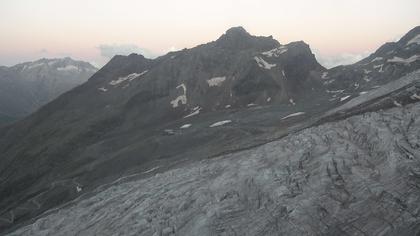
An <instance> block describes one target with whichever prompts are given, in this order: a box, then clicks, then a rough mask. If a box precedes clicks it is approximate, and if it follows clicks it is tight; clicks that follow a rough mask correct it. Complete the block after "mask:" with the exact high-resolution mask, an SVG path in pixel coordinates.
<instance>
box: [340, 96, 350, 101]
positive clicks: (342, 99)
mask: <svg viewBox="0 0 420 236" xmlns="http://www.w3.org/2000/svg"><path fill="white" fill-rule="evenodd" d="M350 97H351V96H350V95H348V96H345V97H342V98H340V102H342V101H345V100H347V99H349V98H350Z"/></svg>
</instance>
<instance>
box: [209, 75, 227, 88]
mask: <svg viewBox="0 0 420 236" xmlns="http://www.w3.org/2000/svg"><path fill="white" fill-rule="evenodd" d="M225 80H226V76H223V77H214V78H211V79H209V80H207V84H208V85H209V86H210V87H214V86H220V85H222V84H223V82H225Z"/></svg>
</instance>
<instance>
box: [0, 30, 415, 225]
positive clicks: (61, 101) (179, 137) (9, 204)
mask: <svg viewBox="0 0 420 236" xmlns="http://www.w3.org/2000/svg"><path fill="white" fill-rule="evenodd" d="M225 35H227V36H223V35H222V36H221V37H219V39H221V41H219V42H217V40H216V41H213V42H210V43H208V44H203V45H199V46H197V47H194V48H192V49H185V50H181V51H177V52H170V53H168V54H167V55H164V56H161V57H158V58H156V59H154V60H151V59H147V58H145V57H143V56H141V55H137V54H131V55H129V56H115V57H114V58H112V59H111V61H110V62H109V63H108V64H106V65H105V66H104V67H103V68H101V69H100V70H99V71H98V72H97V73H95V74H94V75H93V76H92V77H91V78H90V79H89V80H88V81H87V82H86V83H84V84H83V85H81V86H78V87H76V88H75V89H73V90H71V91H69V92H67V93H65V94H63V95H62V96H59V97H58V98H57V99H55V100H54V101H52V102H51V103H49V104H48V105H47V106H44V107H42V108H41V109H40V110H39V111H38V112H36V113H34V114H32V115H30V116H29V117H27V118H26V119H23V120H22V121H20V122H17V123H16V124H14V125H12V126H8V127H6V128H4V129H3V130H1V132H0V153H2V154H1V155H2V156H1V157H2V158H0V164H1V165H0V167H2V168H1V169H0V179H1V180H2V181H3V183H5V185H4V186H2V187H0V196H4V197H3V198H0V206H1V207H0V209H5V210H3V211H1V212H0V218H4V219H8V216H9V214H10V212H13V214H15V215H16V216H18V217H17V219H19V220H17V221H16V222H21V221H24V220H25V219H28V218H32V217H35V216H37V215H39V214H41V213H42V212H44V211H45V210H48V209H51V208H53V207H56V206H58V205H60V204H63V203H65V202H68V201H70V200H72V199H74V198H76V197H78V196H79V195H80V194H81V192H82V193H83V192H85V191H86V192H89V191H91V190H93V189H95V188H96V187H98V186H100V185H102V184H105V183H109V182H110V181H113V180H115V179H117V178H119V177H121V176H127V175H130V174H133V173H140V172H146V171H148V170H150V169H151V170H153V171H150V172H147V173H156V172H157V171H165V170H169V169H171V168H172V167H173V166H175V165H178V164H177V163H184V162H192V161H198V160H203V159H206V158H210V157H215V156H218V155H220V154H221V153H229V152H234V151H235V150H241V149H242V148H245V147H250V146H251V147H252V146H256V145H260V144H261V143H264V142H268V141H269V140H273V139H275V138H279V137H284V136H285V135H288V134H290V133H293V132H296V131H297V130H301V129H303V128H306V127H310V126H312V125H314V124H317V123H316V122H317V121H319V120H320V119H321V120H322V119H323V118H325V117H324V115H325V114H327V112H328V111H329V110H332V109H333V108H337V107H340V106H341V105H343V104H346V103H347V102H348V101H350V100H352V99H353V98H355V97H359V96H361V92H367V93H370V92H372V93H374V91H375V90H374V88H372V87H373V86H381V85H384V84H386V83H387V82H389V81H392V80H395V79H397V78H400V77H399V76H401V75H407V74H409V73H411V72H412V71H414V70H415V69H416V68H417V69H420V66H418V65H417V64H416V63H417V62H415V63H414V64H412V65H409V66H407V67H401V66H400V65H399V66H397V67H396V68H397V69H399V70H400V71H399V72H398V73H389V74H387V73H384V72H380V71H381V70H379V69H377V70H376V72H375V74H376V76H377V79H375V78H376V77H375V78H373V79H371V80H370V82H366V83H365V84H359V85H358V86H356V84H357V83H359V81H358V80H359V79H363V77H361V75H363V74H362V73H364V71H363V69H367V68H368V67H367V65H366V66H365V65H359V64H355V65H352V66H350V67H343V68H345V69H343V68H339V69H337V68H335V69H331V70H326V69H325V68H324V67H322V66H321V65H320V64H319V63H318V62H317V61H316V58H315V56H314V54H313V53H312V52H311V50H310V47H309V45H307V44H306V43H304V42H302V41H298V42H294V43H289V44H286V45H281V44H280V43H279V42H277V41H276V40H274V39H272V37H257V36H250V35H249V34H248V33H246V31H245V30H244V29H241V28H234V29H233V30H232V31H229V30H228V31H227V33H225ZM237 35H239V36H240V37H245V39H244V40H243V42H241V43H238V44H237V45H234V44H232V43H231V42H232V40H231V38H235V37H237ZM219 39H218V40H219ZM241 40H242V39H241ZM234 41H235V40H234ZM226 48H228V49H226ZM399 52H400V51H398V52H396V54H395V55H393V56H398V55H399V54H398V53H399ZM404 53H406V54H405V55H409V53H414V54H413V55H417V47H416V46H414V47H413V48H412V49H410V50H409V51H407V52H404ZM384 60H385V59H384ZM387 60H388V59H387ZM390 63H391V62H390ZM377 64H378V63H376V61H375V63H373V65H369V66H370V67H373V66H377ZM391 64H392V63H391ZM385 67H386V66H385ZM347 68H350V69H348V70H347ZM383 71H387V70H385V68H384V70H383ZM382 73H383V74H385V75H381V74H382ZM384 76H387V77H386V78H385V79H384V80H380V78H384ZM349 78H350V79H349ZM353 78H354V79H353ZM349 84H351V86H348V85H349ZM369 86H371V87H369ZM356 87H357V88H356ZM367 88H369V91H367V90H365V89H367ZM392 89H395V88H393V87H391V88H390V91H389V92H388V93H387V94H386V96H387V97H388V98H389V99H388V100H386V99H385V100H375V101H374V102H372V101H370V100H367V101H364V102H363V104H366V105H369V106H370V107H372V109H376V110H378V109H381V108H388V107H389V106H390V105H391V106H392V104H394V106H396V105H395V104H402V105H405V104H408V103H413V102H415V101H417V100H416V99H411V98H410V96H413V94H412V93H413V92H416V91H417V90H416V87H415V86H414V85H412V84H410V86H409V88H408V87H407V88H403V91H402V92H401V91H400V92H398V93H397V94H396V95H395V94H394V93H393V90H392ZM338 90H339V91H338ZM341 90H342V91H341ZM394 102H396V103H394ZM357 109H359V108H358V107H356V110H357ZM357 111H360V112H361V110H357ZM340 112H342V113H340ZM352 112H354V111H353V110H351V109H350V110H348V109H344V110H341V111H339V112H338V113H337V114H330V115H331V116H329V117H332V118H334V119H342V117H345V116H346V114H347V115H348V114H350V113H351V114H353V113H352ZM28 130H29V131H30V132H28ZM52 180H54V181H52ZM56 181H62V182H63V184H62V185H57V184H52V183H56ZM79 189H82V190H80V191H79ZM12 196H13V197H12ZM16 199H19V200H16ZM33 201H36V202H38V203H39V204H40V208H39V209H31V210H27V211H22V210H20V209H21V208H20V207H21V206H26V205H28V204H31V202H33ZM19 217H20V218H19ZM13 223H15V222H12V224H10V223H9V224H7V223H4V222H2V223H1V224H0V227H2V228H1V229H5V228H9V227H11V225H13Z"/></svg>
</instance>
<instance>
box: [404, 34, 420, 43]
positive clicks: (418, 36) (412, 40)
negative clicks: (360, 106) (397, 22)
mask: <svg viewBox="0 0 420 236" xmlns="http://www.w3.org/2000/svg"><path fill="white" fill-rule="evenodd" d="M413 43H416V44H420V34H418V35H417V36H416V37H414V38H413V39H411V40H410V41H408V43H407V45H410V44H413Z"/></svg>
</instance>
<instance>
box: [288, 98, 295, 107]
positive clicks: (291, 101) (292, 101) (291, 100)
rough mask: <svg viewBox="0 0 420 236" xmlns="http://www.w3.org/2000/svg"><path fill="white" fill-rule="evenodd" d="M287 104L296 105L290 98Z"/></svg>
mask: <svg viewBox="0 0 420 236" xmlns="http://www.w3.org/2000/svg"><path fill="white" fill-rule="evenodd" d="M289 102H290V103H291V104H292V105H293V106H294V105H296V103H295V101H293V99H292V98H290V99H289Z"/></svg>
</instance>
